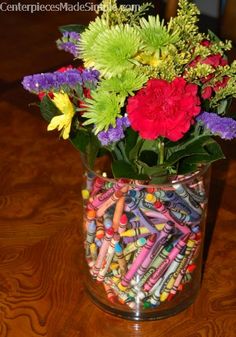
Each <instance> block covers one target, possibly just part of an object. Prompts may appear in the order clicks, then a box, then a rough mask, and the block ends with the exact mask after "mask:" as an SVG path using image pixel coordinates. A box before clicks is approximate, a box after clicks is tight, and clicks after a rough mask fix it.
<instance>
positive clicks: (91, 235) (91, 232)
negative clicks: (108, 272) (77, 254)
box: [86, 220, 96, 256]
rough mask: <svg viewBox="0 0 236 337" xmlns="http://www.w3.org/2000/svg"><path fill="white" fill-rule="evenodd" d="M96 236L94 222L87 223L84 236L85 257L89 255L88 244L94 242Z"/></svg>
mask: <svg viewBox="0 0 236 337" xmlns="http://www.w3.org/2000/svg"><path fill="white" fill-rule="evenodd" d="M95 234H96V222H95V221H94V220H92V221H90V222H89V223H88V228H87V235H86V256H89V255H90V244H91V243H93V242H94V239H95Z"/></svg>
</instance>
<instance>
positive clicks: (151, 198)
mask: <svg viewBox="0 0 236 337" xmlns="http://www.w3.org/2000/svg"><path fill="white" fill-rule="evenodd" d="M156 200H157V199H156V197H155V195H154V194H152V193H147V194H146V196H145V201H147V202H150V203H151V204H154V203H155V202H156Z"/></svg>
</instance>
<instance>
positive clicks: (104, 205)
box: [97, 190, 123, 217]
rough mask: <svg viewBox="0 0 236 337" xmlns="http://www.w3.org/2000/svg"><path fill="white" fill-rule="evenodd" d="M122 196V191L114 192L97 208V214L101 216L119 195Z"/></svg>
mask: <svg viewBox="0 0 236 337" xmlns="http://www.w3.org/2000/svg"><path fill="white" fill-rule="evenodd" d="M122 196H123V192H122V191H121V190H119V191H116V192H114V193H113V194H112V195H111V196H110V197H109V198H108V199H107V200H106V201H105V202H103V203H102V205H101V206H100V207H99V209H98V210H97V216H98V217H100V216H103V215H104V213H105V212H106V210H107V209H108V208H109V207H110V206H112V205H114V204H115V203H116V202H117V201H118V200H119V199H120V198H121V197H122Z"/></svg>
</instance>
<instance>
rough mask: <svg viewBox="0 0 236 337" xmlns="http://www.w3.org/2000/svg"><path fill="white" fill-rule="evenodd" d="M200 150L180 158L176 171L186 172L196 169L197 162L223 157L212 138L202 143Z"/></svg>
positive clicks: (208, 161)
mask: <svg viewBox="0 0 236 337" xmlns="http://www.w3.org/2000/svg"><path fill="white" fill-rule="evenodd" d="M209 138H210V137H209ZM202 150H203V151H202V153H201V154H193V155H191V156H188V157H184V158H183V159H182V160H180V162H179V170H178V173H179V174H184V173H188V172H190V171H194V170H196V169H197V167H198V166H199V164H210V163H213V162H214V161H217V160H219V159H224V158H225V156H224V154H223V152H222V150H221V147H220V145H219V144H218V143H217V142H216V141H215V140H214V139H212V138H210V139H209V140H208V141H207V142H205V144H203V147H202Z"/></svg>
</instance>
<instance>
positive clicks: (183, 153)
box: [166, 135, 214, 166]
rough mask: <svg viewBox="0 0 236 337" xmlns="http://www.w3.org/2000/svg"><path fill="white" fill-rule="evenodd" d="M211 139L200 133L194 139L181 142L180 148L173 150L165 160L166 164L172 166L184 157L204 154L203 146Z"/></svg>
mask: <svg viewBox="0 0 236 337" xmlns="http://www.w3.org/2000/svg"><path fill="white" fill-rule="evenodd" d="M212 141H214V140H213V139H212V138H211V137H209V136H203V135H202V136H199V137H198V138H196V139H193V140H191V141H190V142H189V143H186V144H182V145H181V146H179V148H180V149H181V150H179V151H178V150H177V149H176V151H175V152H173V154H172V155H171V156H170V157H169V158H168V160H167V161H166V165H168V166H172V165H173V164H175V163H177V162H178V161H180V160H181V159H182V158H184V157H189V156H192V155H197V154H204V153H205V150H204V146H206V145H207V144H208V143H209V144H210V143H211V142H212ZM172 150H173V149H172Z"/></svg>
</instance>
